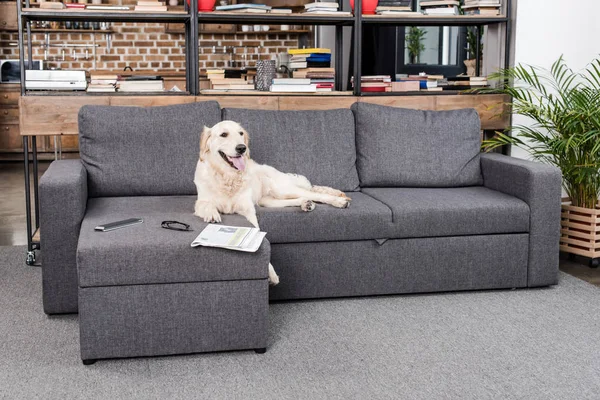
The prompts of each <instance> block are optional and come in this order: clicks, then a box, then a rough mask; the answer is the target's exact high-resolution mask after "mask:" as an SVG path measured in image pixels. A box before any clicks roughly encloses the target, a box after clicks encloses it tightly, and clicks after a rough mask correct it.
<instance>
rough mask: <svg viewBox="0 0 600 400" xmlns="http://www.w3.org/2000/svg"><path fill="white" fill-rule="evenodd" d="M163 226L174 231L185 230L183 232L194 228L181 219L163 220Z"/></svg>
mask: <svg viewBox="0 0 600 400" xmlns="http://www.w3.org/2000/svg"><path fill="white" fill-rule="evenodd" d="M160 227H161V228H165V229H170V230H172V231H183V232H191V231H193V229H190V226H189V225H188V224H185V223H183V222H179V221H163V222H161V223H160Z"/></svg>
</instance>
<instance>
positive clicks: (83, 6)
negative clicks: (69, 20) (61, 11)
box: [65, 3, 85, 8]
mask: <svg viewBox="0 0 600 400" xmlns="http://www.w3.org/2000/svg"><path fill="white" fill-rule="evenodd" d="M65 6H66V7H67V8H85V4H83V3H65Z"/></svg>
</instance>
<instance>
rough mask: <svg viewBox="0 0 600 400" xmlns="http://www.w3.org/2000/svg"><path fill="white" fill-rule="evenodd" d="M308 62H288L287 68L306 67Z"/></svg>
mask: <svg viewBox="0 0 600 400" xmlns="http://www.w3.org/2000/svg"><path fill="white" fill-rule="evenodd" d="M307 66H308V64H307V63H306V62H291V63H289V64H288V68H291V69H297V68H306V67H307Z"/></svg>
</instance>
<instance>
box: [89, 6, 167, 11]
mask: <svg viewBox="0 0 600 400" xmlns="http://www.w3.org/2000/svg"><path fill="white" fill-rule="evenodd" d="M88 8H89V7H88ZM134 11H160V12H163V11H167V6H135V8H134Z"/></svg>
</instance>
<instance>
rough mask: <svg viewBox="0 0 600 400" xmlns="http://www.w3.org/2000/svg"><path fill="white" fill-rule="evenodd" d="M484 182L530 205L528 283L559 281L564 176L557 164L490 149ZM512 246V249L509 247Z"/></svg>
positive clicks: (483, 166)
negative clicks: (539, 161)
mask: <svg viewBox="0 0 600 400" xmlns="http://www.w3.org/2000/svg"><path fill="white" fill-rule="evenodd" d="M481 171H482V173H483V184H484V186H486V187H488V188H490V189H494V190H497V191H500V192H503V193H506V194H509V195H512V196H515V197H518V198H519V199H521V200H523V201H524V202H526V203H527V204H528V205H529V210H530V211H529V263H528V264H529V265H528V268H527V286H529V287H533V286H546V285H553V284H556V283H557V282H558V259H559V241H560V203H561V185H562V180H561V179H562V177H561V173H560V170H559V169H558V168H556V167H553V166H550V165H547V164H542V163H538V162H532V161H527V160H522V159H519V158H513V157H508V156H503V155H500V154H493V153H486V154H482V155H481ZM507 250H509V249H507Z"/></svg>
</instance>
